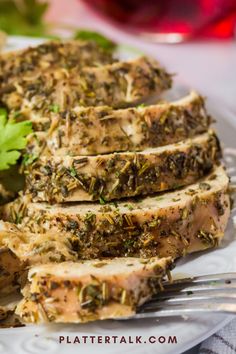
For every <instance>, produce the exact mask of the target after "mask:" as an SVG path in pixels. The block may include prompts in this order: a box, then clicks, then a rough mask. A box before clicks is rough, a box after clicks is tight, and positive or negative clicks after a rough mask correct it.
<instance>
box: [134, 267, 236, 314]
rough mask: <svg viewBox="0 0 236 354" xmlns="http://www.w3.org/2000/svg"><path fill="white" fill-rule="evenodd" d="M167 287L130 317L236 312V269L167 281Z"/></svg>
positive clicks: (164, 284)
mask: <svg viewBox="0 0 236 354" xmlns="http://www.w3.org/2000/svg"><path fill="white" fill-rule="evenodd" d="M163 287H164V289H163V290H162V291H161V292H160V293H158V294H157V295H155V296H154V297H153V298H152V299H151V300H150V301H148V302H146V303H145V304H144V305H142V306H140V307H139V308H138V310H137V313H136V314H135V315H134V316H132V317H129V319H136V318H151V317H170V316H183V315H188V314H195V313H206V312H217V313H228V314H236V273H222V274H214V275H204V276H198V277H193V278H185V279H180V280H174V281H173V282H165V283H163Z"/></svg>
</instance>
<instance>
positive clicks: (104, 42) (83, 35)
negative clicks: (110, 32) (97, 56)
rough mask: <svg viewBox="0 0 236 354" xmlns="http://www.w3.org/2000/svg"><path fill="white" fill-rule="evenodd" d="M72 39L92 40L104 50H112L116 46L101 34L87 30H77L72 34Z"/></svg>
mask: <svg viewBox="0 0 236 354" xmlns="http://www.w3.org/2000/svg"><path fill="white" fill-rule="evenodd" d="M74 39H79V40H82V41H94V42H96V43H97V44H98V45H99V46H100V47H101V48H103V49H104V50H107V51H110V52H112V51H113V50H114V49H115V48H116V46H117V45H116V44H115V43H114V42H113V41H111V40H110V39H108V38H106V37H105V36H103V35H102V34H100V33H98V32H94V31H89V30H78V31H76V33H75V35H74Z"/></svg>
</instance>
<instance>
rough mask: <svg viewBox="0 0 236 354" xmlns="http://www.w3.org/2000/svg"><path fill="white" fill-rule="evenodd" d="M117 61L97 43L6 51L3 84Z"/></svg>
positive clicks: (0, 65) (1, 59)
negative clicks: (20, 78)
mask: <svg viewBox="0 0 236 354" xmlns="http://www.w3.org/2000/svg"><path fill="white" fill-rule="evenodd" d="M113 61H114V59H113V58H112V54H111V53H109V52H107V51H104V50H103V49H102V48H101V47H100V46H98V45H97V44H96V43H95V42H84V41H73V40H69V41H50V42H46V43H43V44H40V45H38V46H36V47H29V48H27V49H24V50H18V51H14V52H6V53H3V54H1V56H0V85H1V88H3V87H4V86H5V85H8V84H9V83H14V81H15V80H16V79H17V80H18V79H19V77H24V78H27V79H30V78H32V79H33V80H34V79H37V77H38V76H40V75H41V73H42V72H43V71H45V70H47V69H58V68H62V69H66V70H71V69H75V68H78V69H80V70H81V69H82V68H83V67H84V66H91V67H92V66H95V67H97V66H100V65H105V64H110V63H112V62H113Z"/></svg>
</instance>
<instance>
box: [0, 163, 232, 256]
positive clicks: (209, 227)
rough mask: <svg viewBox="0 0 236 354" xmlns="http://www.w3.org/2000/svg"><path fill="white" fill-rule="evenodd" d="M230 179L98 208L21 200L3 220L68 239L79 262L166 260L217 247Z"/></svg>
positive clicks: (214, 178) (219, 172) (218, 172)
mask: <svg viewBox="0 0 236 354" xmlns="http://www.w3.org/2000/svg"><path fill="white" fill-rule="evenodd" d="M228 187H229V178H228V176H227V174H226V173H225V170H224V169H223V168H222V167H217V168H216V169H215V170H214V171H213V173H212V174H211V175H209V176H208V177H206V178H204V179H202V180H201V181H199V182H197V183H196V184H193V185H190V186H189V187H186V188H183V189H179V190H176V191H174V192H170V193H165V194H162V195H156V196H153V197H147V198H145V199H140V200H137V199H130V200H126V201H123V202H117V203H107V204H106V205H103V206H102V205H99V204H95V203H85V204H82V203H80V204H76V205H73V204H63V205H54V206H50V205H49V204H43V203H38V204H37V203H29V202H28V200H27V198H25V199H22V200H21V199H20V200H18V201H16V202H13V203H11V204H9V205H6V206H5V207H4V210H2V218H3V219H5V220H9V221H11V222H16V221H18V222H19V220H21V224H19V227H21V228H22V230H23V232H27V231H30V232H33V233H38V234H43V233H48V232H49V231H50V232H51V233H52V232H55V233H58V235H59V237H60V236H61V237H64V235H65V234H66V235H68V236H69V237H70V242H71V244H72V249H73V251H75V252H76V253H77V254H78V258H79V259H92V258H101V257H115V256H116V257H123V256H134V257H153V256H157V255H158V256H159V257H166V256H171V257H173V258H174V259H175V258H178V257H180V256H183V255H185V254H187V253H191V252H195V251H199V250H204V249H207V248H211V247H214V246H216V245H218V243H219V241H220V240H221V238H222V237H223V234H224V230H225V227H226V225H227V222H228V218H229V214H230V197H229V191H228Z"/></svg>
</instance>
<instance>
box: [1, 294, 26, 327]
mask: <svg viewBox="0 0 236 354" xmlns="http://www.w3.org/2000/svg"><path fill="white" fill-rule="evenodd" d="M20 300H22V296H20V294H12V295H10V296H9V295H8V296H5V297H1V298H0V328H9V327H21V326H23V325H22V324H21V321H20V319H19V318H18V316H16V315H15V314H14V312H15V309H16V306H17V304H18V303H19V301H20Z"/></svg>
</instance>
